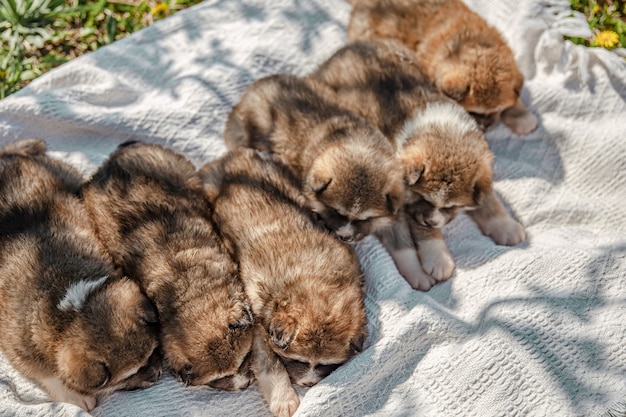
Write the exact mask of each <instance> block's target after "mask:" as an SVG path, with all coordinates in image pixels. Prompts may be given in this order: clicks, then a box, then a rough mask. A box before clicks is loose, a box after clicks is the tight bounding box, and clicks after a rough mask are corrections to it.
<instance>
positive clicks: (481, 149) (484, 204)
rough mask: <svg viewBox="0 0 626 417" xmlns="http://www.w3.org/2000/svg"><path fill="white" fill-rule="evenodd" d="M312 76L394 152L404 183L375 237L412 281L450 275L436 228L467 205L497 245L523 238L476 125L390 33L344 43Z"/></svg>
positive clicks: (422, 284)
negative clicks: (393, 218) (394, 217)
mask: <svg viewBox="0 0 626 417" xmlns="http://www.w3.org/2000/svg"><path fill="white" fill-rule="evenodd" d="M312 77H314V78H316V79H317V80H319V81H321V82H324V83H326V84H327V85H328V86H330V87H331V88H332V89H333V90H334V91H335V92H336V94H337V97H338V100H339V102H340V104H341V105H343V106H345V107H346V108H348V109H351V110H352V111H354V112H356V113H357V114H359V115H361V116H362V117H364V118H366V119H367V120H368V121H370V123H372V124H373V125H374V126H376V127H378V129H380V131H381V132H382V133H383V134H384V135H385V136H386V137H387V138H389V140H390V141H391V143H392V144H393V146H394V148H395V149H396V151H397V153H398V156H399V159H400V163H401V166H402V167H403V170H404V179H405V186H406V193H405V199H404V206H403V213H402V214H401V215H400V216H399V221H398V222H396V223H395V224H394V225H393V227H392V228H390V229H387V230H385V231H384V232H381V233H379V237H380V238H381V240H382V242H383V244H385V246H386V247H387V248H388V249H389V250H390V252H391V255H392V256H393V258H394V260H395V261H396V264H397V265H398V269H399V270H400V272H401V273H402V274H403V276H404V277H405V278H406V279H407V281H408V282H409V283H410V284H411V285H412V286H413V287H414V288H419V289H422V290H428V289H429V288H430V287H431V286H432V285H433V284H434V283H435V282H437V281H441V280H445V279H447V278H449V277H450V276H451V275H452V273H453V271H454V261H453V259H452V256H451V254H450V252H449V251H448V249H447V247H446V245H445V243H444V241H443V236H442V234H441V227H443V226H444V225H445V224H447V223H448V222H449V221H451V220H452V219H453V218H454V217H455V216H456V215H457V213H459V212H460V211H463V210H468V214H469V215H470V217H472V219H474V221H475V222H476V223H477V224H478V226H479V228H480V229H481V231H482V232H483V233H484V234H485V235H487V236H489V237H491V238H492V239H493V240H494V241H495V242H496V243H497V244H499V245H515V244H517V243H519V242H521V241H522V240H524V238H525V235H524V230H523V228H522V226H521V225H520V224H519V223H518V222H516V221H515V220H513V219H512V218H511V217H510V216H509V215H508V213H507V212H506V211H505V209H504V207H502V204H501V203H500V201H499V200H498V198H497V197H496V195H495V194H494V191H493V186H492V168H491V167H492V162H493V155H492V153H491V151H490V150H489V146H488V144H487V140H486V139H485V137H484V135H483V133H482V131H481V130H480V129H479V128H478V126H477V125H476V123H475V121H474V120H473V119H472V118H471V117H470V116H469V115H468V113H467V112H466V111H465V110H463V108H462V107H461V106H459V105H458V104H457V103H455V102H454V101H453V100H451V99H448V98H447V97H445V96H443V95H441V94H440V93H439V92H438V91H437V90H436V88H435V87H434V86H432V85H431V84H430V83H429V82H428V80H427V78H426V77H425V75H423V74H422V73H421V72H420V70H419V68H418V67H417V66H415V65H414V62H413V59H412V53H411V51H410V50H409V49H407V48H406V47H405V46H404V45H402V44H401V43H399V42H397V41H395V40H393V39H387V40H373V41H369V42H366V41H361V42H354V43H351V44H348V45H347V46H345V47H343V48H342V49H340V50H339V51H337V52H336V53H335V54H334V55H333V56H332V57H331V58H330V59H328V60H327V61H326V62H325V63H323V64H322V65H321V66H320V67H319V68H318V70H317V71H316V72H314V73H313V74H312ZM414 244H415V245H417V254H418V256H419V260H420V261H421V267H422V269H423V271H420V270H419V268H418V266H419V262H418V260H417V259H415V255H414V254H415V247H414V246H413V245H414ZM421 272H425V273H426V274H423V273H421Z"/></svg>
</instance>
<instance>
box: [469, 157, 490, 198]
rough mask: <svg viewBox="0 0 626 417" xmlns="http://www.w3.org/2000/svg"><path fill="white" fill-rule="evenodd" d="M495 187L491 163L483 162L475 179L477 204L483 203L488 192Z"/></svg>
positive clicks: (474, 194)
mask: <svg viewBox="0 0 626 417" xmlns="http://www.w3.org/2000/svg"><path fill="white" fill-rule="evenodd" d="M492 189H493V179H492V172H491V165H490V164H488V163H482V164H481V166H480V168H479V170H478V172H477V174H476V179H475V181H474V191H473V198H474V202H475V203H476V205H481V204H482V202H483V200H484V199H485V197H486V196H487V194H489V193H491V191H492Z"/></svg>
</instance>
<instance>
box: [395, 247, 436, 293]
mask: <svg viewBox="0 0 626 417" xmlns="http://www.w3.org/2000/svg"><path fill="white" fill-rule="evenodd" d="M391 256H392V258H393V260H394V262H395V264H396V267H397V268H398V272H400V275H402V277H403V278H404V279H405V280H406V282H407V283H408V284H409V285H410V286H411V288H413V289H416V290H420V291H428V290H429V289H431V288H432V286H433V285H435V284H436V283H437V280H436V279H435V278H433V277H431V276H429V275H428V274H426V273H425V272H424V270H423V269H422V265H421V264H420V261H419V259H418V257H417V253H416V252H415V250H414V249H412V248H411V249H401V250H396V251H394V252H393V253H392V254H391Z"/></svg>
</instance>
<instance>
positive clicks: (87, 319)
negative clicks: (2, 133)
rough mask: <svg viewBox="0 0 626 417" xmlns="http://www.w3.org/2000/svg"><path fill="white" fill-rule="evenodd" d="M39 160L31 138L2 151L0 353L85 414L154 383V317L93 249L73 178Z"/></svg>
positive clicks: (41, 152) (39, 148)
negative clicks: (106, 399)
mask: <svg viewBox="0 0 626 417" xmlns="http://www.w3.org/2000/svg"><path fill="white" fill-rule="evenodd" d="M45 152H46V145H45V143H44V142H43V141H40V140H34V139H33V140H26V141H21V142H18V143H15V144H13V145H10V146H7V147H5V148H3V149H2V150H0V194H1V195H2V198H1V199H0V321H1V322H2V337H0V347H1V348H2V351H3V353H4V354H5V355H6V356H7V358H8V359H9V361H10V362H11V364H13V366H15V368H16V369H17V370H18V371H20V372H22V373H23V374H24V375H26V376H27V377H29V378H30V379H32V380H33V381H35V382H36V383H38V384H39V385H41V386H42V387H43V388H44V389H45V390H46V391H47V393H48V394H49V395H50V397H51V398H52V399H53V400H54V401H61V402H68V403H72V404H75V405H77V406H79V407H81V408H83V409H85V410H87V411H89V410H91V409H93V408H94V407H95V405H96V400H97V398H99V397H102V396H105V395H107V394H109V393H111V392H113V391H115V390H118V389H134V388H140V387H148V386H150V385H152V384H153V383H154V382H155V381H156V380H157V379H158V378H159V376H160V375H161V360H160V356H159V352H158V350H159V349H158V348H157V347H158V328H157V325H156V313H155V311H154V309H153V308H152V305H151V303H150V301H149V300H148V299H147V298H146V296H145V295H143V294H142V293H141V291H140V289H139V286H138V285H136V284H135V283H133V282H132V281H129V280H128V279H126V278H121V277H120V276H119V275H118V274H117V273H116V271H115V269H114V267H113V264H112V263H111V259H110V258H109V257H108V255H107V254H106V252H104V251H103V250H102V248H101V246H100V245H99V242H98V239H97V238H96V235H95V233H94V231H93V229H92V228H91V225H90V224H89V222H88V216H87V212H86V210H85V207H84V206H83V204H82V202H81V201H80V200H79V198H78V197H77V194H78V191H79V187H80V184H81V182H82V178H81V176H80V174H79V173H78V172H77V171H75V170H74V169H73V168H72V167H70V166H69V165H66V164H65V163H63V162H61V161H58V160H54V159H52V158H50V157H48V156H46V155H45Z"/></svg>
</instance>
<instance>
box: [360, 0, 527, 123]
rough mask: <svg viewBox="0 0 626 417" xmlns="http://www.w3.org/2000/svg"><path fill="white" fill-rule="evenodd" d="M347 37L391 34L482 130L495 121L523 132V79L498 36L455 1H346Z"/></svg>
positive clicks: (464, 6)
mask: <svg viewBox="0 0 626 417" xmlns="http://www.w3.org/2000/svg"><path fill="white" fill-rule="evenodd" d="M351 3H352V5H353V9H352V14H351V16H350V23H349V25H348V37H349V39H350V40H352V41H356V40H365V39H375V38H393V39H397V40H399V41H401V42H402V43H404V44H405V45H406V46H408V47H409V48H410V49H412V50H413V51H415V59H416V62H418V63H419V65H420V66H421V67H422V70H423V71H424V73H425V74H426V76H427V77H428V78H429V79H430V80H431V81H432V82H433V83H434V84H435V85H436V86H437V88H439V90H440V91H441V92H443V93H444V94H445V95H447V96H448V97H450V98H452V99H454V100H455V101H457V102H458V103H459V104H461V105H462V106H463V107H464V108H465V110H467V111H468V112H470V113H472V114H473V115H474V116H475V118H476V120H477V121H478V123H479V124H481V125H482V127H483V128H485V129H486V128H488V127H489V125H491V124H492V123H493V122H495V121H497V120H498V119H501V120H502V122H504V124H506V125H507V126H508V127H509V128H510V129H511V130H513V132H515V133H516V134H518V135H526V134H528V133H530V132H532V131H533V130H535V128H536V127H537V118H536V117H535V116H534V115H533V114H532V113H530V112H529V111H528V109H527V108H526V106H525V105H524V102H523V101H522V99H521V98H520V94H521V92H522V86H523V84H524V77H523V75H522V74H521V72H520V71H519V69H518V68H517V64H516V62H515V57H514V56H513V52H512V51H511V49H510V48H509V46H508V45H507V43H506V42H505V41H504V39H503V38H502V35H500V33H499V32H498V31H497V30H496V29H495V28H493V27H491V26H489V25H488V24H487V22H486V21H485V20H484V19H483V18H482V17H480V16H479V15H478V14H476V13H474V12H473V11H472V10H471V9H470V8H468V7H467V6H466V5H465V3H463V1H461V0H445V1H444V0H352V1H351Z"/></svg>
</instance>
